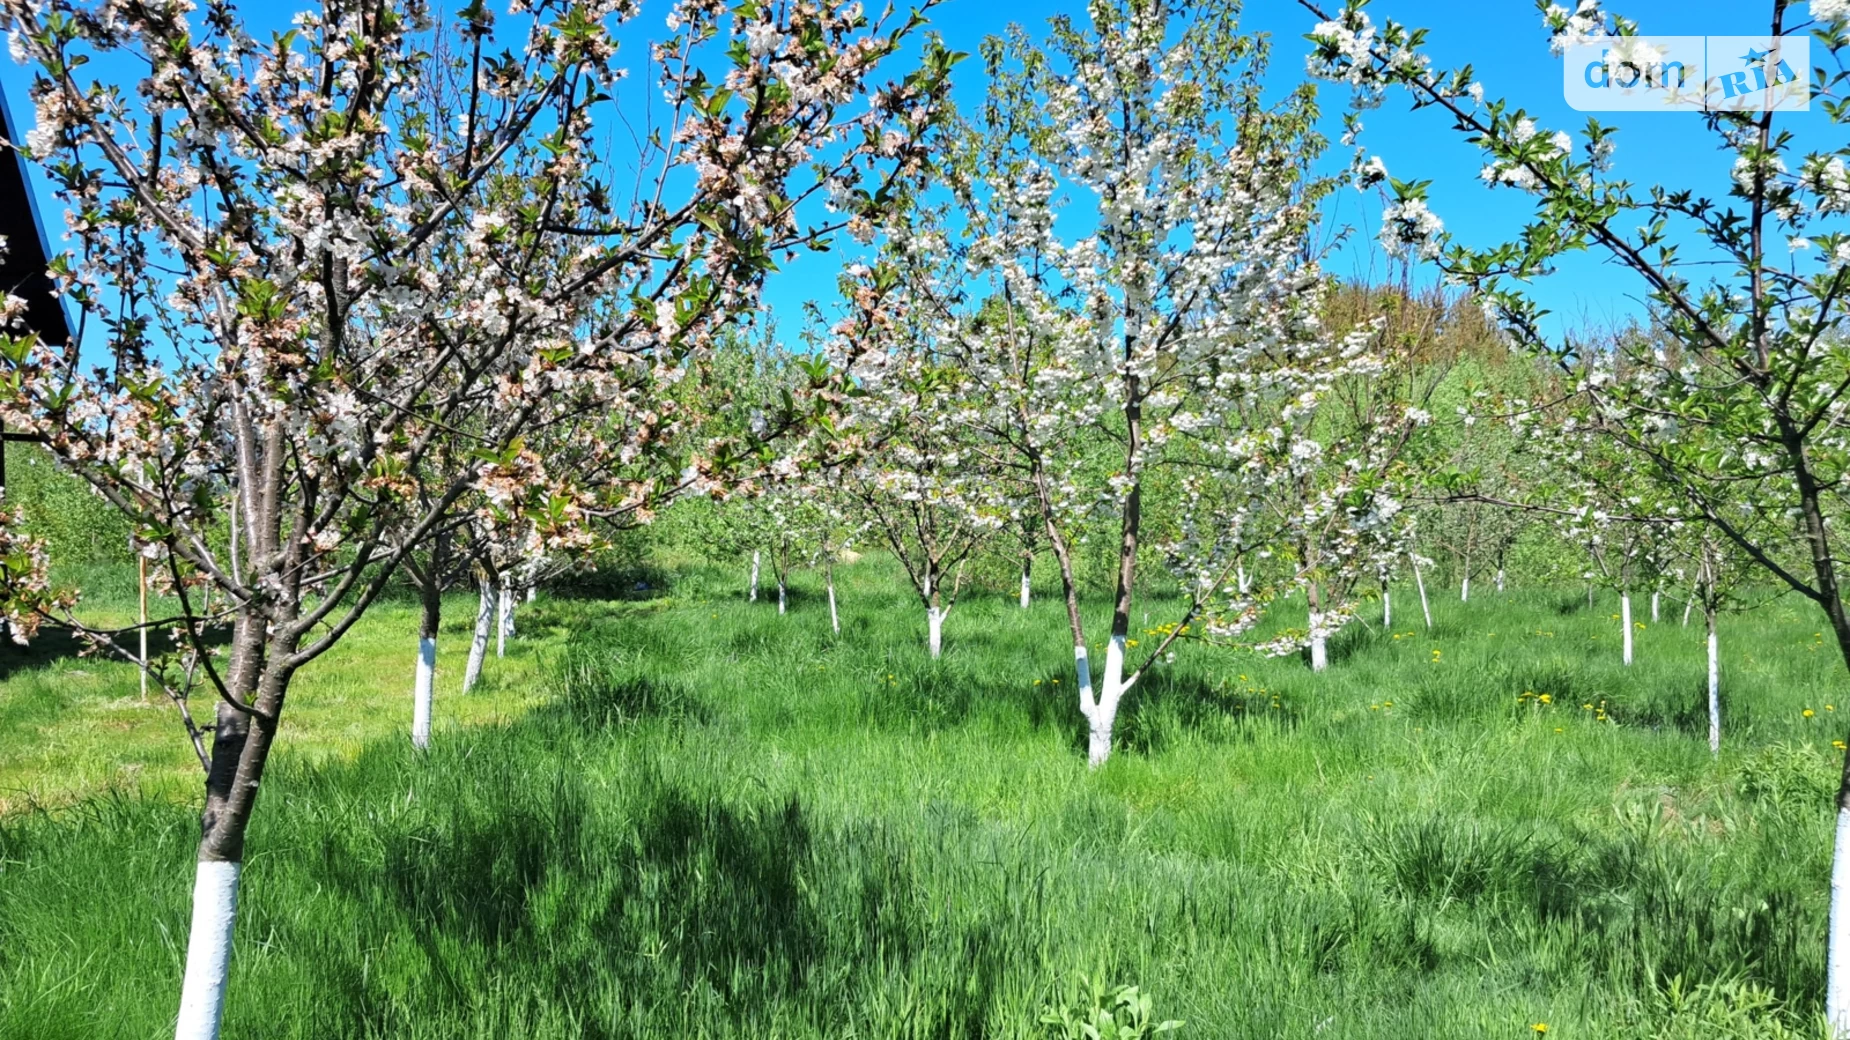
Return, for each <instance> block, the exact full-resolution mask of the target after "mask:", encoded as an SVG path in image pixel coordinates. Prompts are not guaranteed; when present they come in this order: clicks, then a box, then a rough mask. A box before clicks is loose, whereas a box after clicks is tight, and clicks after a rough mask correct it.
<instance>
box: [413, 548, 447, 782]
mask: <svg viewBox="0 0 1850 1040" xmlns="http://www.w3.org/2000/svg"><path fill="white" fill-rule="evenodd" d="M422 592H423V599H424V613H423V618H422V622H421V623H420V624H419V625H418V670H417V680H416V682H415V683H414V684H413V686H412V691H411V746H412V747H414V748H417V749H418V750H420V751H422V750H423V749H425V748H427V747H429V746H430V714H431V702H432V700H433V699H434V698H435V694H436V688H437V630H438V628H439V627H440V626H441V624H442V621H443V593H442V592H441V591H440V590H439V589H438V588H437V587H436V584H435V581H434V579H433V580H432V582H431V583H430V584H428V585H427V586H426V587H425V588H424V589H423V590H422Z"/></svg>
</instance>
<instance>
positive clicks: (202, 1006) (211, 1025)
mask: <svg viewBox="0 0 1850 1040" xmlns="http://www.w3.org/2000/svg"><path fill="white" fill-rule="evenodd" d="M242 873H243V864H241V863H236V862H224V861H222V860H200V861H199V862H198V864H197V865H196V866H195V867H194V874H193V923H192V927H191V928H190V929H188V931H187V936H186V978H185V981H184V982H182V983H181V987H180V1017H179V1019H178V1020H176V1021H175V1023H174V1030H173V1035H174V1040H217V1038H218V1023H219V1018H220V1017H221V1016H222V1015H223V1014H224V1010H225V983H226V981H227V980H228V979H229V978H230V976H231V935H232V926H233V925H234V924H235V923H236V922H237V917H238V880H239V875H240V874H242Z"/></svg>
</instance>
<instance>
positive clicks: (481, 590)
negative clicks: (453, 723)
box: [463, 578, 497, 693]
mask: <svg viewBox="0 0 1850 1040" xmlns="http://www.w3.org/2000/svg"><path fill="white" fill-rule="evenodd" d="M476 584H477V594H476V602H475V632H474V634H472V635H471V636H470V637H469V664H468V666H467V667H465V668H464V669H463V692H464V693H468V692H469V691H470V690H472V689H474V688H475V682H476V680H477V679H480V678H481V677H482V661H483V659H484V658H486V657H487V656H488V630H489V629H491V628H493V627H494V626H495V600H496V598H497V597H496V594H495V588H494V584H493V583H492V582H490V581H489V580H488V579H487V578H480V579H477V582H476Z"/></svg>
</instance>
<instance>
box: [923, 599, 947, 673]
mask: <svg viewBox="0 0 1850 1040" xmlns="http://www.w3.org/2000/svg"><path fill="white" fill-rule="evenodd" d="M925 619H926V625H927V626H928V633H929V634H928V635H927V636H926V645H927V646H928V647H930V648H931V658H932V660H934V661H935V660H937V659H938V655H939V654H941V653H943V652H944V611H942V610H940V609H938V608H937V607H927V608H925Z"/></svg>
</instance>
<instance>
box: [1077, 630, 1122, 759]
mask: <svg viewBox="0 0 1850 1040" xmlns="http://www.w3.org/2000/svg"><path fill="white" fill-rule="evenodd" d="M1081 660H1082V661H1083V660H1084V659H1083V658H1082V659H1081ZM1123 697H1124V637H1123V636H1120V635H1114V636H1112V637H1111V642H1110V643H1109V644H1108V645H1107V646H1106V647H1105V686H1104V689H1102V690H1101V691H1100V695H1099V697H1098V700H1097V702H1096V703H1093V704H1091V705H1090V709H1089V710H1087V711H1086V716H1087V721H1088V722H1089V723H1090V724H1091V725H1090V726H1088V727H1087V737H1086V765H1088V766H1090V767H1091V768H1093V769H1097V768H1098V767H1099V766H1102V765H1104V764H1105V761H1106V760H1107V759H1109V758H1110V757H1111V728H1112V726H1113V725H1114V724H1116V722H1117V721H1118V702H1119V701H1120V700H1122V699H1123Z"/></svg>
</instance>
